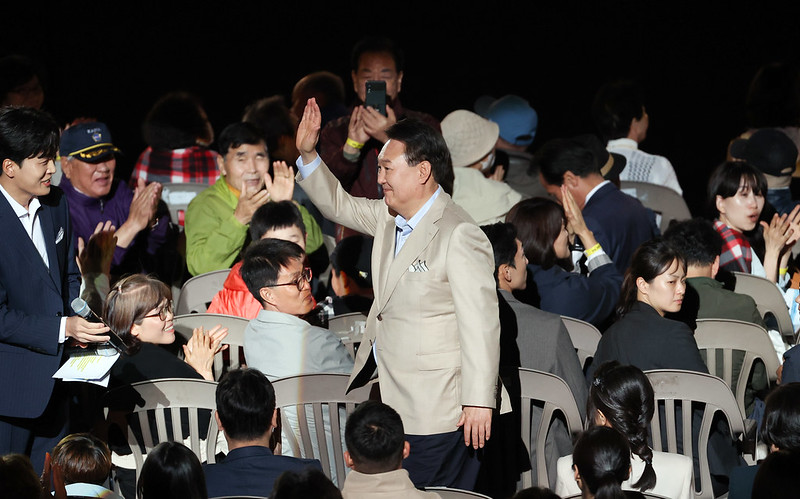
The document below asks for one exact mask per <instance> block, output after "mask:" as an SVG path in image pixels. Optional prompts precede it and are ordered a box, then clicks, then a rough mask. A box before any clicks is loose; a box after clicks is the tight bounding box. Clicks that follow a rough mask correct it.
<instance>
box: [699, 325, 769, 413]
mask: <svg viewBox="0 0 800 499" xmlns="http://www.w3.org/2000/svg"><path fill="white" fill-rule="evenodd" d="M694 339H695V341H696V342H697V348H699V349H700V350H701V351H703V350H705V352H706V366H708V371H709V372H710V373H719V372H720V371H721V372H722V376H720V377H721V378H722V380H723V381H724V382H725V384H726V385H728V387H729V388H730V389H731V390H732V391H733V392H734V395H735V397H736V403H737V404H738V405H739V410H740V411H741V413H742V414H745V406H744V394H745V389H746V388H747V378H748V376H749V375H750V372H751V371H752V370H753V365H754V364H755V362H756V361H758V360H760V361H761V362H763V363H764V366H765V368H766V371H767V378H768V380H769V383H770V384H771V385H772V384H775V383H776V382H777V379H778V376H777V374H776V372H777V370H778V367H780V364H779V363H778V357H777V355H775V348H773V346H772V341H770V339H769V336H768V335H767V331H766V330H765V329H764V328H763V327H761V326H759V325H757V324H753V323H751V322H744V321H737V320H732V319H698V320H697V329H695V332H694ZM718 351H721V352H722V366H719V367H718V366H717V352H718ZM734 351H741V352H743V353H744V359H743V361H742V366H741V369H740V371H739V376H738V378H737V379H733V352H734ZM720 367H721V368H720Z"/></svg>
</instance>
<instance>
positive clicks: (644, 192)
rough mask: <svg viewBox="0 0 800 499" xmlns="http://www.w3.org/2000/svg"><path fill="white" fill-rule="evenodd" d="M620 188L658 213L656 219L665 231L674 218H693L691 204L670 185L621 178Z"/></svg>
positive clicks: (662, 230)
mask: <svg viewBox="0 0 800 499" xmlns="http://www.w3.org/2000/svg"><path fill="white" fill-rule="evenodd" d="M619 184H620V190H621V191H623V192H625V193H626V194H629V195H631V196H633V197H635V198H636V199H638V200H639V201H641V202H642V204H643V205H644V206H645V207H647V208H650V209H651V210H653V211H654V212H655V213H656V217H657V219H656V221H657V222H658V225H659V228H660V229H661V232H662V233H663V232H664V231H665V230H667V227H669V223H670V222H671V221H673V220H688V219H690V218H692V214H691V212H690V211H689V206H688V205H687V204H686V200H685V199H683V196H681V195H680V194H678V193H677V192H675V191H673V190H672V189H670V188H669V187H665V186H663V185H659V184H651V183H649V182H635V181H632V180H621V181H620V183H619Z"/></svg>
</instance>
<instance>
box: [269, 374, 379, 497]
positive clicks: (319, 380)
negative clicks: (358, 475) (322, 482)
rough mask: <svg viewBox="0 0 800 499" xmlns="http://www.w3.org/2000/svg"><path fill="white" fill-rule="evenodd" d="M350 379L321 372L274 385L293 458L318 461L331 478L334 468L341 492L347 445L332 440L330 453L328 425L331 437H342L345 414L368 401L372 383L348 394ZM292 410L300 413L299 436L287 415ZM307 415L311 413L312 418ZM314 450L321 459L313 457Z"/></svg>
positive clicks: (338, 440)
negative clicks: (287, 409)
mask: <svg viewBox="0 0 800 499" xmlns="http://www.w3.org/2000/svg"><path fill="white" fill-rule="evenodd" d="M349 379H350V375H349V374H334V373H320V374H301V375H298V376H289V377H286V378H280V379H277V380H275V381H274V382H273V383H272V386H273V388H275V400H276V405H277V407H278V408H279V409H280V410H281V427H282V428H281V431H282V432H283V433H284V435H285V436H286V437H287V440H288V442H289V447H290V448H291V453H292V455H293V456H294V457H304V458H318V459H319V460H320V463H321V464H322V471H324V472H325V475H326V476H327V477H328V478H331V479H333V477H332V476H331V468H333V469H335V471H336V477H337V479H336V482H338V486H339V488H340V489H341V488H342V486H344V477H345V464H344V454H343V453H344V446H343V442H342V439H341V438H331V439H330V440H331V442H330V444H331V445H332V448H333V451H332V453H329V452H328V444H329V442H328V437H326V434H325V426H326V423H327V424H329V431H330V434H331V435H333V436H336V435H342V434H343V431H342V430H343V428H344V424H345V422H346V416H345V417H342V415H343V414H345V415H350V413H352V412H353V410H354V409H355V408H356V405H357V404H358V403H360V402H364V401H366V400H368V399H369V394H370V390H371V389H372V384H367V385H365V386H363V387H361V388H357V389H355V390H353V391H351V392H350V393H347V394H346V393H345V392H346V391H347V383H348V380H349ZM290 407H293V408H294V410H295V411H296V414H297V426H298V431H299V433H300V434H299V435H296V434H295V433H294V432H293V430H292V428H291V423H290V421H289V419H288V418H287V415H286V411H285V409H286V408H290ZM307 408H308V411H306V409H307ZM340 409H342V411H340ZM308 412H310V413H311V414H312V417H311V418H309V417H308V415H307V413H308ZM323 412H324V413H326V414H327V417H325V416H324V415H323ZM326 420H327V421H326ZM312 428H313V431H312ZM312 442H313V443H312ZM315 447H316V448H317V450H318V452H319V456H315V455H314V448H315Z"/></svg>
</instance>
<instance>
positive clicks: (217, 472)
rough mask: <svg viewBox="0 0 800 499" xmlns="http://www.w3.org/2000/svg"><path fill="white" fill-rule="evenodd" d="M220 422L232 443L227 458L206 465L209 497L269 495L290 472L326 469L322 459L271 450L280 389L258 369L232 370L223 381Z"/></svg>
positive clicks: (218, 422)
mask: <svg viewBox="0 0 800 499" xmlns="http://www.w3.org/2000/svg"><path fill="white" fill-rule="evenodd" d="M216 399H217V411H216V412H215V413H214V416H215V417H216V419H217V425H219V428H220V430H222V432H223V433H224V435H225V440H226V441H227V442H228V454H227V456H225V459H223V460H222V462H219V463H217V464H206V465H203V471H204V472H205V477H206V486H207V487H208V495H209V497H215V496H234V495H242V496H264V497H268V496H269V495H270V493H271V492H272V486H273V483H274V482H275V480H276V479H277V478H278V476H280V474H281V473H283V472H284V471H300V470H303V469H306V468H317V469H319V470H321V469H322V466H321V465H320V463H319V461H318V460H316V459H297V458H294V457H288V456H276V455H273V454H272V451H270V449H269V440H270V437H271V436H272V430H273V428H275V427H276V426H277V424H278V420H277V418H278V411H277V410H276V409H275V390H274V389H273V388H272V384H271V383H270V382H269V380H268V379H267V377H266V376H264V374H263V373H262V372H260V371H258V370H256V369H252V368H251V369H237V370H233V371H229V372H228V373H227V374H226V375H225V376H224V377H223V378H222V379H221V380H220V382H219V385H217V396H216Z"/></svg>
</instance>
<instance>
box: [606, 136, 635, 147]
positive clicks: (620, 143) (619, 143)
mask: <svg viewBox="0 0 800 499" xmlns="http://www.w3.org/2000/svg"><path fill="white" fill-rule="evenodd" d="M606 147H607V148H608V149H613V148H615V147H620V148H625V149H639V143H638V142H636V141H635V140H633V139H629V138H627V137H622V138H621V139H612V140H609V141H608V145H607V146H606Z"/></svg>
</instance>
